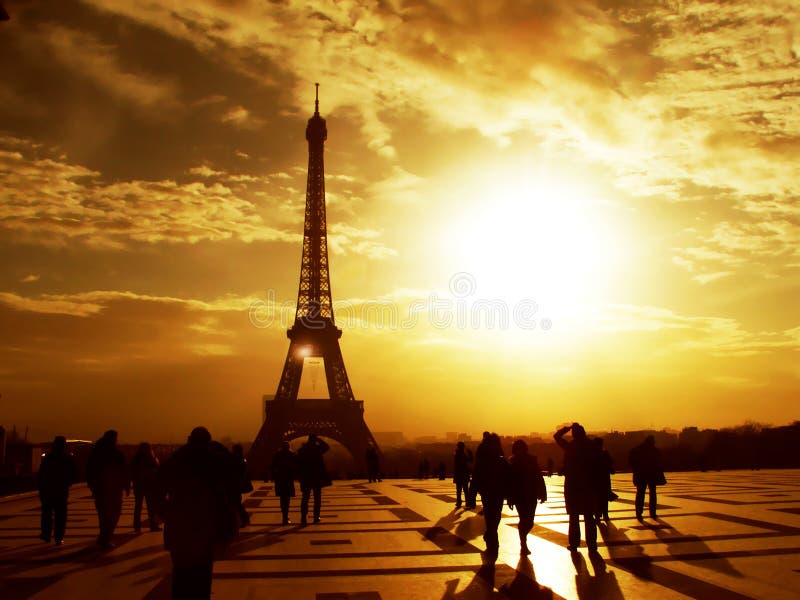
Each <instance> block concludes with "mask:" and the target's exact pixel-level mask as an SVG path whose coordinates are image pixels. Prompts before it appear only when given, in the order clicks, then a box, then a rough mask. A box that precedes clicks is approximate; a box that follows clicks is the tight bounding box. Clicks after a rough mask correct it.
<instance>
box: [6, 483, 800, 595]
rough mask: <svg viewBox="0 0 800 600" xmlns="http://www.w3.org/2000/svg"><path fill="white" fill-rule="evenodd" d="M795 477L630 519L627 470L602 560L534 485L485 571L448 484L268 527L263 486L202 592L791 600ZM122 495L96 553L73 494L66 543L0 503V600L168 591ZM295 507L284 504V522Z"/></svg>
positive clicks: (81, 500) (342, 498)
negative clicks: (530, 514)
mask: <svg viewBox="0 0 800 600" xmlns="http://www.w3.org/2000/svg"><path fill="white" fill-rule="evenodd" d="M798 475H800V472H797V471H740V472H730V471H728V472H721V473H674V474H669V475H668V479H669V484H668V485H667V486H666V487H664V488H660V494H659V506H660V507H659V516H660V518H659V520H658V521H654V520H651V519H647V520H646V521H645V522H644V523H639V522H638V521H637V520H636V519H635V515H634V508H633V492H634V490H633V486H632V485H631V483H630V476H629V475H619V476H615V477H614V488H615V490H616V491H617V493H619V494H620V501H618V502H615V503H612V507H611V511H610V513H611V517H612V521H611V523H609V524H608V525H603V526H601V527H600V536H599V541H600V544H599V547H600V558H599V559H598V558H596V557H595V558H593V557H590V556H589V555H588V554H587V553H586V549H585V548H582V549H581V551H580V552H579V553H578V554H577V555H575V556H571V555H570V553H569V552H568V551H567V550H566V548H565V545H566V531H567V515H566V513H565V512H564V502H563V496H562V493H563V480H562V479H561V478H559V477H552V478H547V484H548V494H549V497H550V501H549V502H547V503H545V504H544V505H540V507H539V508H538V511H537V518H536V526H535V528H534V531H533V532H532V534H531V536H530V538H529V545H530V547H531V549H532V552H533V554H532V555H531V557H530V560H528V559H525V558H523V559H520V557H519V540H518V536H517V530H516V524H517V517H516V515H515V514H514V512H513V511H511V510H509V509H508V508H506V509H505V510H504V513H503V519H502V522H501V525H500V539H501V551H500V556H499V557H498V560H497V561H496V563H492V562H490V561H487V559H486V557H485V556H484V554H483V553H482V551H483V550H484V549H485V546H484V543H483V540H482V538H481V535H482V533H483V518H482V517H481V516H480V515H479V514H476V513H475V512H473V511H463V510H458V511H456V510H454V506H453V501H454V496H453V488H452V484H451V483H450V482H449V481H438V480H426V481H420V480H387V481H384V482H381V483H376V484H365V483H361V482H337V483H336V484H335V485H334V486H333V487H331V488H328V489H326V490H325V493H324V497H323V504H324V506H323V510H322V523H320V524H317V525H309V526H307V527H300V526H298V525H296V524H294V525H288V526H282V525H280V524H279V521H280V511H279V509H278V502H277V498H275V497H274V496H273V495H272V486H271V485H269V484H258V485H256V490H255V491H254V492H253V493H252V494H251V495H250V496H249V498H248V499H247V506H248V510H249V511H250V512H251V514H252V524H251V525H250V526H249V527H247V528H245V529H243V530H242V532H241V534H240V536H239V538H238V539H237V541H236V542H235V543H234V544H233V545H232V546H231V547H230V549H229V551H228V553H227V555H226V557H225V559H224V560H219V561H217V562H216V563H215V565H214V592H213V597H214V598H290V599H291V600H389V599H398V600H400V599H425V598H432V599H436V600H450V599H454V600H455V599H464V600H480V599H483V598H487V599H488V598H511V599H526V600H527V599H532V600H538V599H551V598H553V599H558V598H569V599H573V598H578V599H581V600H586V599H598V600H620V599H623V598H626V599H631V598H658V599H662V598H663V599H670V598H687V597H688V598H703V599H705V598H709V599H714V600H717V599H721V600H739V599H744V598H770V599H778V600H780V599H783V598H787V599H788V598H798V597H800V594H798V591H797V590H800V477H798ZM132 505H133V500H132V498H129V499H126V501H125V504H124V507H123V515H122V518H121V520H120V527H119V528H118V530H117V531H118V534H117V539H116V542H117V543H118V547H117V548H116V549H115V550H113V551H111V552H103V551H100V550H98V549H96V548H95V547H94V545H93V542H94V539H95V537H96V535H97V528H96V517H95V514H94V510H93V505H92V500H91V497H90V496H89V495H88V493H87V491H86V488H85V487H83V486H76V487H75V488H74V489H73V491H72V499H71V501H70V506H69V511H70V513H69V514H70V516H69V522H68V527H67V537H66V539H65V542H66V543H65V545H64V546H63V547H60V548H56V547H54V546H52V545H47V544H45V543H44V542H42V541H41V540H39V539H38V538H37V535H38V525H39V514H38V500H37V498H36V496H35V495H32V494H28V495H22V496H18V497H14V498H10V499H1V500H0V598H3V600H16V599H17V598H36V599H47V598H59V599H63V598H115V599H117V598H119V599H126V598H149V599H154V600H158V599H162V598H168V597H169V570H170V564H169V558H168V556H167V554H166V553H165V552H164V550H163V544H162V537H161V534H160V533H155V532H146V533H142V534H135V533H134V532H133V530H132V527H131V521H132ZM297 505H298V500H297V499H295V502H294V503H293V512H294V514H293V518H294V519H295V520H299V516H298V515H297Z"/></svg>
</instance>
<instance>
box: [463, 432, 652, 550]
mask: <svg viewBox="0 0 800 600" xmlns="http://www.w3.org/2000/svg"><path fill="white" fill-rule="evenodd" d="M567 434H570V439H567V438H566V436H567ZM553 437H554V438H555V441H556V443H557V444H558V445H559V446H560V447H561V449H562V450H563V452H564V466H563V473H564V501H565V506H566V512H567V514H568V516H569V532H568V548H569V549H570V551H577V549H578V546H579V545H580V541H581V534H580V520H581V517H583V521H584V528H585V536H586V545H587V547H588V548H589V550H590V551H591V552H596V551H597V524H598V523H599V522H601V521H602V520H605V521H606V522H608V521H609V520H610V518H609V514H608V503H609V502H610V501H612V500H616V499H617V497H618V496H617V494H615V493H614V491H613V490H612V487H611V475H612V473H614V463H613V460H612V458H611V455H610V454H609V453H608V451H607V450H605V449H604V448H603V440H602V438H593V439H592V438H589V436H587V434H586V430H585V429H584V428H583V426H582V425H580V424H579V423H572V424H571V425H567V426H564V427H562V428H561V429H559V430H558V431H557V432H556V433H555V435H554V436H553ZM473 462H474V470H473V467H472V465H473ZM629 463H630V466H631V468H632V470H633V481H634V485H635V486H636V501H635V506H636V518H637V519H639V520H640V521H641V520H642V519H643V512H644V498H645V492H646V491H649V494H650V498H649V509H650V516H651V517H652V518H654V519H655V518H658V515H657V506H658V500H657V494H656V487H657V486H658V485H663V484H665V483H666V479H665V477H664V471H663V469H662V467H661V458H660V454H659V451H658V449H657V448H656V447H655V439H654V437H653V436H652V435H651V436H647V438H646V439H645V441H644V442H642V443H641V444H640V445H638V446H636V447H635V448H633V449H632V450H631V452H630V456H629ZM547 471H548V475H552V471H553V462H552V459H549V460H548V467H547ZM453 482H454V483H455V486H456V508H457V509H458V508H460V507H461V506H462V500H461V497H462V494H463V496H464V502H463V504H464V506H465V508H467V509H475V508H476V499H477V495H478V494H480V495H481V501H482V504H483V517H484V520H485V524H486V533H485V534H484V540H485V541H486V548H487V551H488V552H489V553H494V554H496V553H497V550H498V546H499V541H498V536H497V528H498V526H499V524H500V516H501V512H502V508H503V503H504V502H505V501H507V502H508V506H509V507H510V508H512V509H513V508H515V507H516V509H517V513H518V514H519V537H520V552H521V553H522V554H529V553H530V550H529V549H528V546H527V536H528V533H529V532H530V531H531V529H532V528H533V518H534V515H535V513H536V505H537V502H544V501H545V500H547V489H546V486H545V483H544V478H543V476H542V472H541V469H540V468H539V464H538V461H537V458H536V457H535V456H533V455H532V454H529V452H528V446H527V444H526V443H525V441H524V440H516V441H515V442H514V443H513V445H512V447H511V457H510V458H509V459H508V460H506V458H505V454H504V452H503V447H502V444H501V442H500V437H499V436H498V435H497V434H495V433H490V432H488V431H487V432H484V433H483V440H482V441H481V442H480V444H479V445H478V448H477V449H476V451H475V456H474V457H473V455H472V452H471V451H470V450H469V449H468V448H466V446H465V445H464V443H463V442H458V444H457V445H456V451H455V456H454V458H453Z"/></svg>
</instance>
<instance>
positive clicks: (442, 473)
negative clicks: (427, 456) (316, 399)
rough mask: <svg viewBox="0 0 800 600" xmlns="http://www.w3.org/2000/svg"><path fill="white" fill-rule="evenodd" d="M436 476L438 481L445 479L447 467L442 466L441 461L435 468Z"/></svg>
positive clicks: (442, 462)
mask: <svg viewBox="0 0 800 600" xmlns="http://www.w3.org/2000/svg"><path fill="white" fill-rule="evenodd" d="M436 476H437V477H438V478H439V481H444V480H445V479H447V465H446V464H444V461H443V460H440V461H439V466H438V467H436Z"/></svg>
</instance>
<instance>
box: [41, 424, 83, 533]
mask: <svg viewBox="0 0 800 600" xmlns="http://www.w3.org/2000/svg"><path fill="white" fill-rule="evenodd" d="M77 477H78V470H77V468H76V466H75V459H74V458H73V457H72V454H70V453H69V451H68V450H67V439H66V438H65V437H64V436H63V435H57V436H56V437H55V438H54V439H53V445H52V446H51V447H50V451H49V452H48V453H47V454H45V456H44V458H42V464H41V466H40V467H39V474H38V476H37V478H38V484H39V500H40V501H41V503H42V533H41V535H40V536H39V537H40V538H41V539H42V540H44V541H45V542H50V536H51V534H53V537H54V538H55V542H56V546H60V545H61V544H63V543H64V531H65V530H66V527H67V500H68V497H69V486H70V485H72V484H73V483H74V482H75V480H76V479H77ZM54 516H55V529H54V527H53V517H54Z"/></svg>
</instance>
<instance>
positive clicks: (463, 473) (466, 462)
mask: <svg viewBox="0 0 800 600" xmlns="http://www.w3.org/2000/svg"><path fill="white" fill-rule="evenodd" d="M472 460H473V458H472V451H471V450H469V449H468V448H467V447H466V446H465V445H464V442H458V443H457V444H456V453H455V456H454V457H453V483H455V484H456V508H461V492H462V491H463V492H464V501H465V502H466V503H467V508H469V480H470V476H471V467H470V465H471V464H472Z"/></svg>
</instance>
